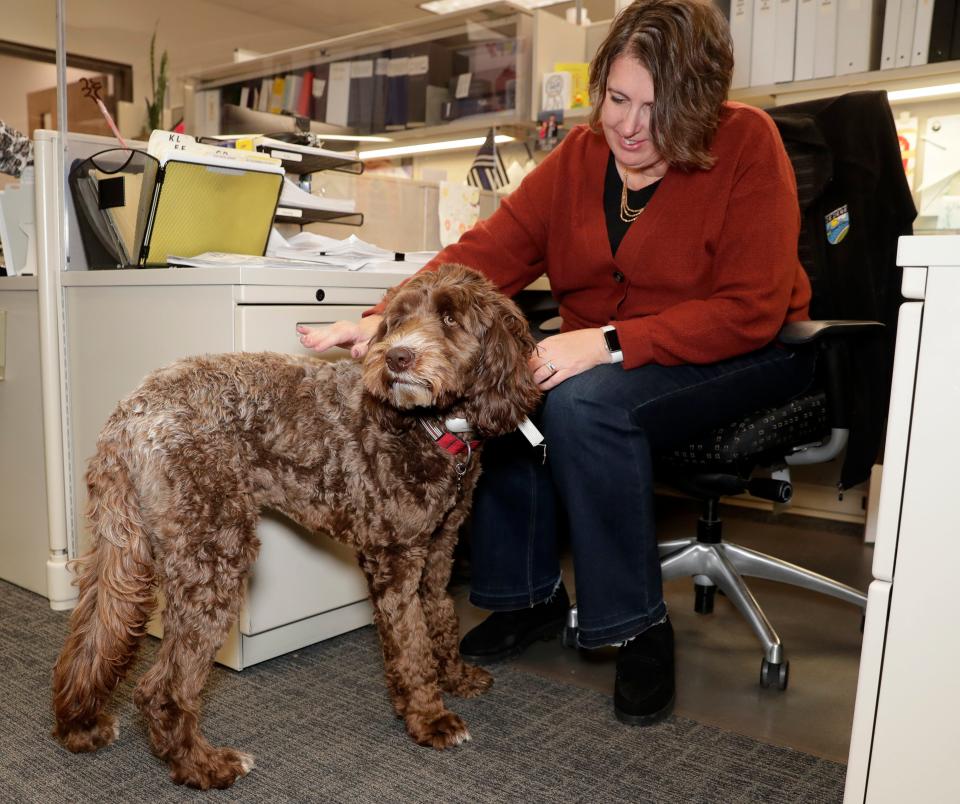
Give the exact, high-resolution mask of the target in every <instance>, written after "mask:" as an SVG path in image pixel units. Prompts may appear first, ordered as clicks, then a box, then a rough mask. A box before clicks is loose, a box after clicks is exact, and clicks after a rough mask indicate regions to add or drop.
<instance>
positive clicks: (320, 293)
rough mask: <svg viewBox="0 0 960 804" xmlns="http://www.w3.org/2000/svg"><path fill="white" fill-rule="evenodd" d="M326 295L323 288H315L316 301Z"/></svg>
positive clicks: (319, 300) (320, 300)
mask: <svg viewBox="0 0 960 804" xmlns="http://www.w3.org/2000/svg"><path fill="white" fill-rule="evenodd" d="M326 296H327V294H326V293H325V292H324V290H323V288H317V292H316V297H317V301H318V302H322V301H323V300H324V299H325V298H326Z"/></svg>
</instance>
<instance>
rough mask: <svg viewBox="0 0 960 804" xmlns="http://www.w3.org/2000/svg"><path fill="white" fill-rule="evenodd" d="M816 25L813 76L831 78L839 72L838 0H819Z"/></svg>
mask: <svg viewBox="0 0 960 804" xmlns="http://www.w3.org/2000/svg"><path fill="white" fill-rule="evenodd" d="M816 26H817V41H816V46H815V47H814V51H813V77H814V78H829V77H830V76H833V75H836V72H837V0H817V23H816Z"/></svg>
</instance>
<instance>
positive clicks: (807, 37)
mask: <svg viewBox="0 0 960 804" xmlns="http://www.w3.org/2000/svg"><path fill="white" fill-rule="evenodd" d="M816 32H817V0H797V41H796V45H795V50H796V53H795V54H794V60H793V80H794V81H807V80H809V79H810V78H813V52H814V48H815V47H816V41H817V40H816Z"/></svg>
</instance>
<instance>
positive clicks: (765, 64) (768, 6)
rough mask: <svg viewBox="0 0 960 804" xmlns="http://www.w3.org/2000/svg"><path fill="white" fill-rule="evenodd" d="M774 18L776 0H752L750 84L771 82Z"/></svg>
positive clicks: (764, 84) (772, 78)
mask: <svg viewBox="0 0 960 804" xmlns="http://www.w3.org/2000/svg"><path fill="white" fill-rule="evenodd" d="M776 20H777V0H754V4H753V42H752V46H751V50H750V86H754V87H759V86H766V85H767V84H772V83H773V80H774V72H773V65H774V53H775V51H774V44H775V39H776Z"/></svg>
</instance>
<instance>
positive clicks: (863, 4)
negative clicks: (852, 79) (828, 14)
mask: <svg viewBox="0 0 960 804" xmlns="http://www.w3.org/2000/svg"><path fill="white" fill-rule="evenodd" d="M881 3H882V0H839V5H838V7H837V75H849V74H850V73H865V72H867V71H868V70H874V69H876V68H877V66H878V65H879V62H880V46H881V26H882V24H883V17H882V14H883V8H882V6H881Z"/></svg>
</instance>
